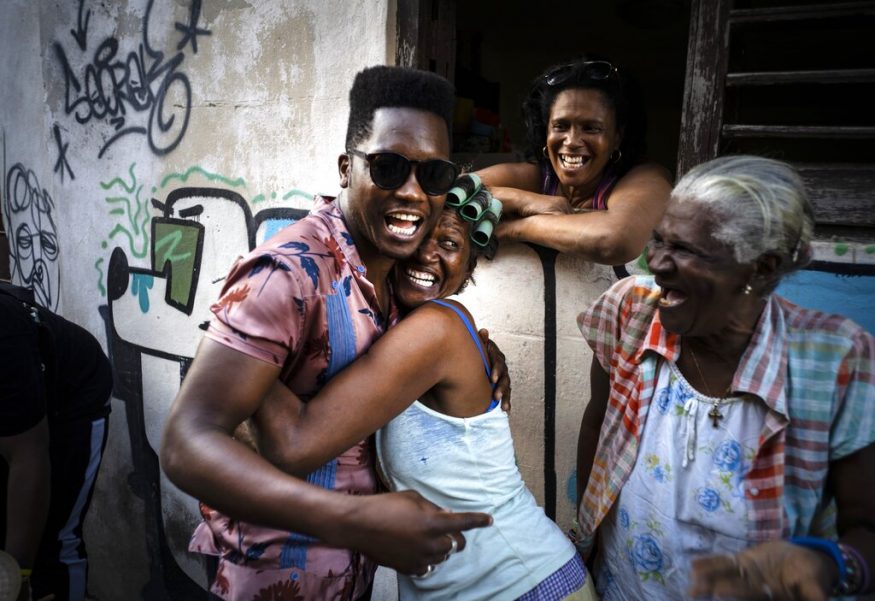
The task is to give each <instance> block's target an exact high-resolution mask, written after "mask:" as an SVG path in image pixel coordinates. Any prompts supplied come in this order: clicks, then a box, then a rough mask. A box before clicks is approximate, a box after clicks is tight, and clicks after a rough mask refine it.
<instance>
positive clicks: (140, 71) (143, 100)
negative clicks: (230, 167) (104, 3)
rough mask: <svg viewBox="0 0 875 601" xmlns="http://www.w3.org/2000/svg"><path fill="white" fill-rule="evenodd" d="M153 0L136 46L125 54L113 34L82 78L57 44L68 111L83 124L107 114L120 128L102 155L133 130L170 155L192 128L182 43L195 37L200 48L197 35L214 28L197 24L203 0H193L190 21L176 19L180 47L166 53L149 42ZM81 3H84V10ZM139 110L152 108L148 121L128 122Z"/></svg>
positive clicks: (159, 151) (156, 151) (159, 152)
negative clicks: (190, 127) (120, 51)
mask: <svg viewBox="0 0 875 601" xmlns="http://www.w3.org/2000/svg"><path fill="white" fill-rule="evenodd" d="M153 1H154V0H149V3H148V4H147V6H146V12H145V16H144V18H143V38H142V41H141V42H140V43H139V45H138V48H137V50H136V51H131V52H129V53H128V54H127V56H126V57H121V56H120V55H119V40H118V39H116V38H114V37H108V38H106V39H105V40H103V42H101V43H100V44H99V45H98V47H97V49H96V50H95V51H94V53H93V55H92V57H91V62H90V63H89V64H88V65H86V66H85V67H84V72H83V73H82V75H81V78H80V77H79V76H77V74H76V72H75V71H74V69H73V67H72V66H71V64H70V60H69V59H68V57H67V53H66V52H65V50H64V47H63V46H62V45H61V44H60V43H59V42H55V43H54V45H53V48H54V51H55V56H56V57H57V59H58V61H59V63H60V64H61V69H62V70H63V74H64V86H65V92H64V111H65V112H66V114H68V115H71V114H72V115H73V117H74V118H75V119H76V121H77V122H78V123H80V124H83V125H84V124H86V123H90V122H91V121H93V120H105V121H107V122H108V123H110V124H111V125H112V126H113V128H114V130H115V132H114V133H113V134H112V135H111V136H110V137H109V138H108V139H107V140H106V141H105V142H104V144H103V145H102V146H101V148H100V150H99V152H98V155H97V156H98V158H101V157H103V155H104V154H105V153H106V151H107V150H108V149H109V148H110V147H111V146H112V145H113V144H114V143H115V142H117V141H118V140H119V139H121V138H122V137H125V136H128V135H131V134H140V135H145V136H146V138H147V140H148V142H149V148H150V150H151V151H152V152H153V153H154V154H155V155H158V156H161V155H165V154H167V153H169V152H171V151H173V150H174V149H175V148H176V147H177V146H178V145H179V143H180V142H181V141H182V138H183V137H184V136H185V132H186V129H187V128H188V121H189V117H190V114H191V97H192V96H191V84H190V83H189V80H188V76H187V75H186V74H185V73H184V72H183V71H182V70H181V65H182V63H183V61H184V60H185V53H184V52H183V51H182V49H183V48H184V47H185V46H186V45H188V44H189V42H190V43H191V46H192V49H193V51H194V53H195V54H196V53H197V36H198V35H203V36H208V35H211V32H210V31H209V30H207V29H204V28H200V27H198V20H199V19H200V11H201V0H192V2H191V5H190V7H189V22H188V23H185V24H184V23H179V22H177V23H175V29H176V30H178V31H179V32H180V33H181V34H182V35H181V40H180V42H179V43H178V44H177V50H179V51H178V52H177V53H176V54H174V55H173V56H169V57H167V56H165V54H164V52H162V51H160V50H156V49H154V48H153V47H152V46H151V45H150V43H149V21H150V17H151V13H152V6H153ZM81 9H82V5H81V4H80V12H81ZM89 13H90V11H89ZM86 23H87V18H86ZM86 26H87V25H86ZM83 33H84V30H83ZM129 113H132V114H129ZM139 113H147V115H146V119H145V124H142V123H133V124H131V123H128V121H129V120H131V119H132V118H133V116H134V115H135V114H139Z"/></svg>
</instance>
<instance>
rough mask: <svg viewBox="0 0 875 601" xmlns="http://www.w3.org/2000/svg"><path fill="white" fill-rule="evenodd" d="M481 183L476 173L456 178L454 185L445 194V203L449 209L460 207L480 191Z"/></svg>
mask: <svg viewBox="0 0 875 601" xmlns="http://www.w3.org/2000/svg"><path fill="white" fill-rule="evenodd" d="M481 185H482V182H481V181H480V176H479V175H477V174H476V173H466V174H464V175H460V176H459V177H457V178H456V182H455V185H454V186H453V187H452V188H450V191H449V192H447V200H446V203H447V204H448V205H449V206H451V207H461V206H462V205H464V204H466V203H467V202H468V201H469V200H470V198H471V197H472V196H474V194H476V193H477V191H478V190H480V187H481Z"/></svg>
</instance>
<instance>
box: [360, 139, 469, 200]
mask: <svg viewBox="0 0 875 601" xmlns="http://www.w3.org/2000/svg"><path fill="white" fill-rule="evenodd" d="M346 153H347V154H351V155H353V156H357V157H359V158H362V159H364V160H366V161H367V162H368V168H369V169H370V173H371V181H373V182H374V184H375V185H376V186H377V187H378V188H380V189H382V190H395V189H397V188H400V187H401V186H402V185H403V184H404V182H406V181H407V178H408V177H409V176H410V170H411V169H413V168H414V167H415V168H416V181H418V182H419V186H420V187H421V188H422V191H423V192H425V193H426V194H428V195H429V196H442V195H444V194H446V193H447V192H449V191H450V188H452V187H453V183H454V182H455V181H456V177H458V175H459V167H458V166H457V165H456V164H455V163H451V162H450V161H445V160H443V159H428V160H425V161H412V160H410V159H408V158H407V157H406V156H404V155H403V154H398V153H397V152H371V153H366V152H362V151H361V150H355V149H353V150H347V151H346Z"/></svg>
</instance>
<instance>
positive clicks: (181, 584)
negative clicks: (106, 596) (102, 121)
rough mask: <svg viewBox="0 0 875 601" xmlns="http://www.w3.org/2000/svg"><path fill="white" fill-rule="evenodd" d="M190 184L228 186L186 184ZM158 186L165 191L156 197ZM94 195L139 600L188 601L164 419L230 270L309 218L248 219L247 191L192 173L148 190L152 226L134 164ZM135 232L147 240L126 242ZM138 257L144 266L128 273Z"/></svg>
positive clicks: (295, 212)
mask: <svg viewBox="0 0 875 601" xmlns="http://www.w3.org/2000/svg"><path fill="white" fill-rule="evenodd" d="M190 177H197V178H198V180H203V179H206V180H208V181H209V182H210V183H220V184H222V185H225V186H228V187H206V186H192V185H185V184H186V183H187V180H188V179H189V178H190ZM180 184H182V187H174V186H179V185H180ZM165 186H167V190H168V191H167V192H163V191H162V190H163V189H164V187H165ZM101 188H102V189H103V190H104V191H105V192H106V193H107V194H111V195H110V196H108V197H107V199H106V201H107V206H108V207H110V212H111V213H112V214H114V216H115V217H117V218H119V222H120V223H117V224H116V225H115V226H114V227H113V229H112V230H111V231H110V234H109V235H108V236H107V241H105V242H104V245H106V243H107V242H108V243H110V244H112V245H113V246H114V248H113V250H112V252H111V256H110V258H109V261H108V266H107V267H106V269H105V272H106V273H105V280H104V279H103V278H104V275H103V273H102V271H101V269H102V264H100V262H98V263H96V267H98V271H100V272H101V280H100V282H101V283H100V284H99V285H100V286H101V287H103V290H104V291H105V294H106V297H107V301H108V304H107V305H105V306H103V307H101V309H100V311H101V314H102V316H103V318H104V320H105V323H106V328H107V340H108V344H109V349H110V354H111V356H112V361H113V368H114V371H115V376H116V384H115V390H114V396H116V397H117V398H119V399H120V400H122V401H123V402H124V404H125V414H126V423H127V430H128V435H129V437H130V442H131V449H132V455H133V463H134V472H133V473H132V475H131V477H130V478H129V482H130V484H131V486H132V488H133V491H134V493H135V494H136V495H137V496H139V497H140V498H142V499H143V500H144V503H145V508H146V510H145V518H146V519H145V521H146V528H147V532H146V541H147V547H148V551H149V556H150V574H151V578H150V581H149V582H148V583H147V585H146V587H145V589H144V595H146V598H178V599H187V598H191V597H192V595H195V594H196V593H197V591H198V590H199V587H198V585H197V584H196V583H195V581H194V579H193V578H191V577H190V576H189V575H187V573H186V571H185V570H183V568H181V567H180V562H181V561H185V560H186V559H185V557H184V556H185V551H186V548H187V540H188V537H189V535H190V534H191V530H192V528H193V524H194V523H196V521H197V519H198V515H197V508H196V506H195V505H193V503H192V501H191V499H190V498H189V497H187V496H186V495H183V494H182V493H180V492H179V491H177V490H176V489H175V488H173V487H172V486H170V485H169V483H168V482H167V481H166V480H164V479H163V476H162V474H161V471H160V468H159V465H158V456H157V450H158V446H159V441H160V432H161V428H162V426H163V419H164V417H165V416H166V415H167V413H168V412H169V408H170V404H171V403H172V401H173V399H174V398H175V396H176V393H177V392H178V390H179V386H180V383H181V380H182V377H183V376H184V375H185V373H186V371H187V370H188V367H189V365H190V364H191V360H192V358H193V357H194V354H195V351H196V348H197V345H198V343H199V342H200V339H201V337H202V335H203V330H204V329H205V328H206V324H207V321H208V319H209V317H210V316H211V313H210V311H209V307H210V305H211V304H212V303H213V302H214V301H215V299H217V298H218V295H219V292H220V290H221V287H222V282H223V279H224V277H225V275H226V274H227V272H228V269H229V268H230V266H231V264H232V263H233V261H234V260H235V259H236V258H237V256H239V255H241V254H243V253H245V252H247V251H248V250H250V249H252V248H254V247H255V246H256V245H257V244H259V243H261V242H262V241H264V240H266V239H267V238H269V237H270V236H271V235H273V234H274V233H275V232H276V231H278V230H279V229H281V228H282V227H284V226H285V225H288V224H290V223H293V222H294V221H296V220H298V219H300V218H301V217H302V216H304V215H305V214H306V213H307V211H305V210H302V209H294V208H266V209H262V210H260V211H258V212H257V213H256V214H253V213H252V211H251V209H250V204H252V202H253V201H252V200H250V201H248V202H247V199H245V198H244V197H243V195H242V194H241V192H244V191H245V190H244V189H245V183H244V182H243V180H242V179H239V178H238V179H230V178H225V177H222V176H218V175H215V174H211V173H208V172H206V171H204V170H203V169H200V168H199V167H194V168H191V169H189V170H187V171H186V172H184V173H176V174H171V175H169V176H166V177H165V178H164V179H163V180H162V182H161V184H160V185H159V186H156V187H154V188H152V193H153V195H152V197H151V198H150V205H151V207H152V209H153V211H152V212H153V213H156V212H157V215H155V216H153V217H151V218H150V217H148V213H149V211H148V207H147V206H146V201H145V200H144V199H143V197H142V192H143V190H142V188H143V186H142V185H141V184H139V183H138V181H137V177H136V173H135V165H131V167H130V169H129V171H128V173H127V174H126V176H125V177H119V178H113V179H112V180H110V181H108V182H104V183H101ZM229 188H237V190H234V189H229ZM238 190H239V191H238ZM271 196H272V197H273V198H276V197H277V195H271ZM292 196H301V197H305V198H308V199H309V198H312V197H311V196H310V195H307V194H305V193H303V192H301V191H299V190H292V191H291V192H288V193H286V194H285V195H283V196H282V198H286V199H288V198H291V197H292ZM122 199H124V200H122ZM119 209H120V210H119ZM113 211H115V213H113ZM138 215H147V217H146V218H145V219H144V218H142V217H138ZM132 222H134V223H137V224H138V225H136V226H133V225H131V223H132ZM122 223H124V225H123V226H122V229H119V227H120V226H121V225H122ZM134 227H137V228H141V229H142V230H145V231H143V232H140V233H138V234H136V235H134V234H133V233H132V231H131V229H132V228H134ZM122 232H127V233H122ZM143 241H145V242H146V246H145V247H143V246H141V244H142V242H143ZM143 258H145V260H146V261H147V262H148V265H147V266H136V264H137V263H142V261H141V259H143ZM104 281H105V284H104V283H103V282H104ZM104 286H105V287H104ZM189 573H190V570H189Z"/></svg>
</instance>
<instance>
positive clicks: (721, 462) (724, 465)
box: [713, 440, 742, 472]
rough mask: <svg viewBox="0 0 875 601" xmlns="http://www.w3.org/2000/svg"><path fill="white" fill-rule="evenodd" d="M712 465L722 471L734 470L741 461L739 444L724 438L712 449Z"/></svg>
mask: <svg viewBox="0 0 875 601" xmlns="http://www.w3.org/2000/svg"><path fill="white" fill-rule="evenodd" d="M713 461H714V465H716V466H717V468H718V469H719V470H721V471H724V472H735V471H737V470H738V468H739V466H740V465H741V461H742V454H741V445H740V444H738V443H737V442H735V441H734V440H725V441H723V442H721V443H720V445H719V446H718V447H717V448H716V449H715V450H714V457H713Z"/></svg>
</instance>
